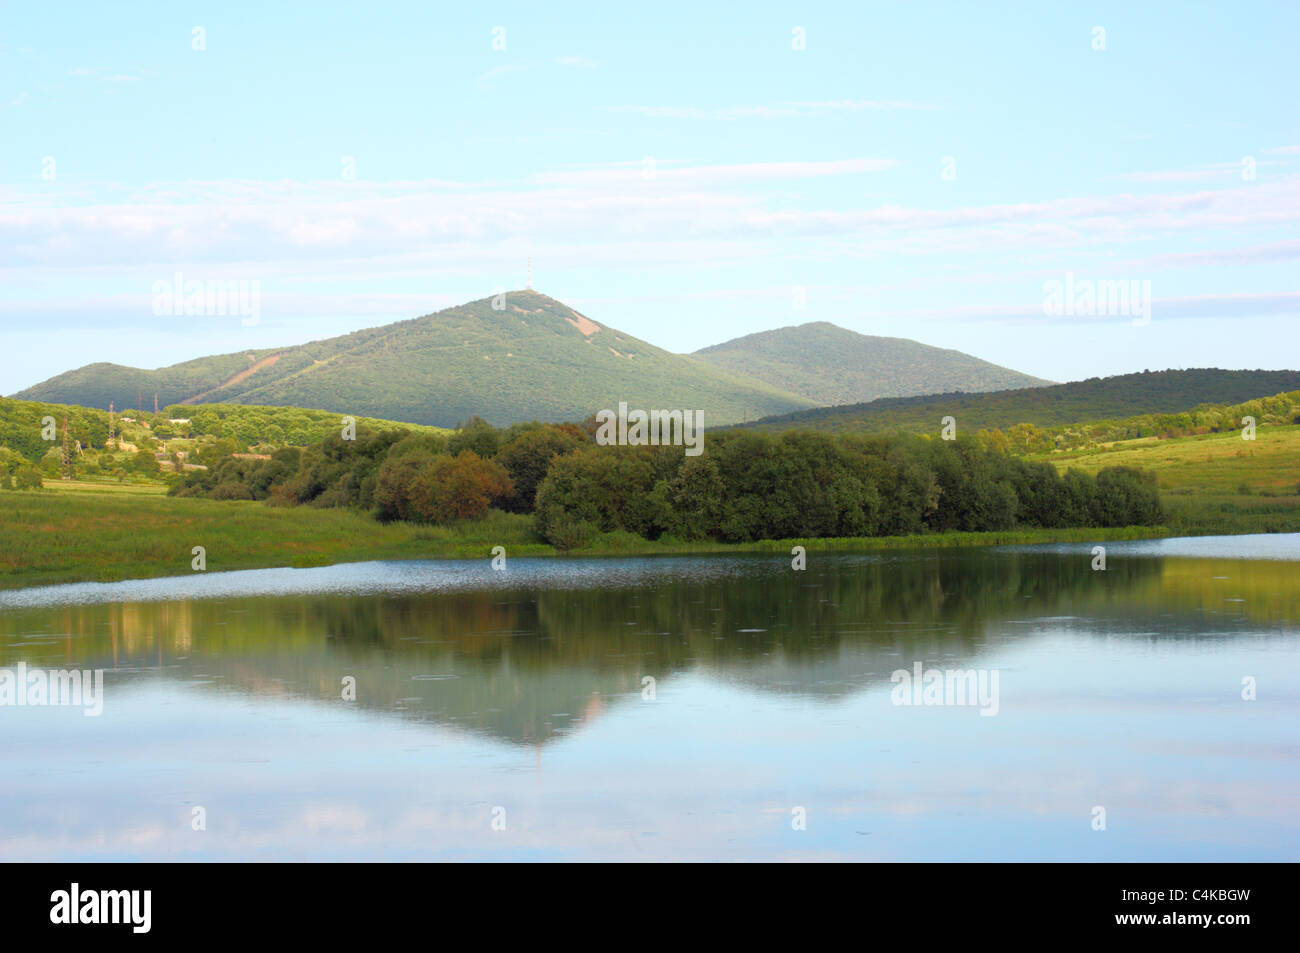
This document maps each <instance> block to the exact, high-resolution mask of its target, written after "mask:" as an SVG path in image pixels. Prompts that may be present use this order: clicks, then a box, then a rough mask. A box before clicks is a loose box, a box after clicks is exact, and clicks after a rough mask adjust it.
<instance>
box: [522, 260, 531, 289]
mask: <svg viewBox="0 0 1300 953" xmlns="http://www.w3.org/2000/svg"><path fill="white" fill-rule="evenodd" d="M524 287H525V288H527V289H528V290H529V291H532V290H533V256H532V255H529V256H528V277H527V278H525V279H524Z"/></svg>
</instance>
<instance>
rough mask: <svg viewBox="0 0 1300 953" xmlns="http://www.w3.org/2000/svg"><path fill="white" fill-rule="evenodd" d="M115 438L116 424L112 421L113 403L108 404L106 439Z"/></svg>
mask: <svg viewBox="0 0 1300 953" xmlns="http://www.w3.org/2000/svg"><path fill="white" fill-rule="evenodd" d="M116 436H117V424H116V421H114V419H113V402H112V401H111V400H110V401H109V402H108V439H109V440H112V439H113V438H114V437H116Z"/></svg>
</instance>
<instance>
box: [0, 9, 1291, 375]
mask: <svg viewBox="0 0 1300 953" xmlns="http://www.w3.org/2000/svg"><path fill="white" fill-rule="evenodd" d="M719 6H721V5H719ZM729 6H730V5H729ZM1134 6H1135V5H1133V4H1130V3H1087V4H1082V3H1080V4H1069V3H1065V4H1035V3H1023V4H999V3H992V4H980V5H974V4H959V3H942V4H940V3H933V4H931V3H907V4H902V3H899V4H882V3H862V2H855V3H844V4H805V3H799V4H750V5H746V6H745V7H744V8H743V11H744V12H743V13H742V12H739V11H740V10H741V9H742V8H736V9H735V10H727V11H725V12H715V13H709V12H702V11H701V10H700V9H699V4H693V3H683V4H673V3H666V4H654V5H613V6H607V5H596V4H591V5H580V4H565V3H551V4H546V5H537V4H490V5H485V6H482V7H481V8H477V9H475V8H474V7H473V5H454V6H453V5H443V4H436V3H427V2H425V3H418V4H417V3H412V4H397V3H394V4H386V3H375V4H370V5H366V6H364V7H357V6H354V5H347V6H345V5H333V4H320V3H316V4H310V5H308V4H301V5H299V4H273V5H272V4H264V3H249V4H246V3H222V4H185V3H159V4H149V3H136V4H131V5H128V6H127V7H126V8H122V7H110V6H105V5H100V4H94V5H92V4H72V5H69V6H67V7H64V8H61V11H60V14H59V16H57V17H54V16H51V15H50V14H49V11H48V9H46V8H42V7H40V6H39V5H32V4H19V3H5V4H4V6H3V29H0V142H3V143H4V148H3V149H0V328H3V332H4V343H5V346H4V347H3V348H0V393H13V392H14V391H17V390H19V389H21V388H22V387H25V386H28V385H31V384H34V383H36V382H38V381H40V380H42V379H44V378H46V377H48V376H50V375H52V374H55V373H58V372H60V371H63V370H67V369H69V368H71V367H75V366H79V365H81V364H84V363H88V362H91V361H97V360H106V361H113V362H116V363H122V364H132V365H137V366H147V367H154V366H159V365H163V364H169V363H173V362H176V361H180V360H185V359H188V358H191V357H198V356H201V355H204V354H209V353H215V352H227V351H235V350H240V349H244V348H253V347H272V346H278V345H287V344H294V343H299V342H302V341H306V340H311V339H315V338H320V337H326V336H329V335H333V334H337V333H341V332H344V331H348V330H353V329H356V328H359V327H367V326H372V325H376V324H382V323H386V322H388V321H392V320H398V319H403V318H409V317H414V316H416V315H419V314H425V313H428V312H431V311H435V310H437V309H439V308H442V307H447V306H449V305H453V304H458V303H461V302H463V301H466V300H471V299H475V298H482V297H486V296H488V295H490V294H492V293H493V292H494V291H495V290H496V289H497V288H502V287H504V288H518V287H522V286H523V284H524V280H525V268H526V264H525V263H526V261H527V260H528V259H529V258H531V260H532V268H533V279H534V280H533V284H534V286H535V287H536V288H537V289H538V290H540V291H543V292H545V293H547V294H550V295H552V296H554V297H556V298H559V299H560V300H562V301H564V302H566V303H568V304H571V305H573V306H574V307H577V308H578V309H579V310H582V311H584V313H586V314H588V315H589V316H590V317H592V318H593V319H595V320H596V321H598V322H601V323H605V324H609V325H612V326H614V327H618V328H620V329H622V330H624V331H627V332H629V333H631V334H634V335H636V336H638V337H641V338H644V339H646V340H648V341H650V342H652V343H654V344H657V345H659V346H661V347H665V348H668V349H670V350H676V351H691V350H695V349H697V348H699V347H703V346H706V345H708V344H713V343H717V342H719V341H723V340H726V339H728V338H731V337H735V336H738V335H741V334H747V333H752V332H754V331H760V330H764V329H767V328H774V327H782V326H785V325H790V324H800V323H803V322H806V321H817V320H828V321H833V322H835V323H836V324H839V325H842V326H843V327H847V328H851V329H854V330H857V331H861V332H863V333H868V334H884V335H893V336H898V337H909V338H914V339H917V340H920V341H924V342H926V343H928V344H934V345H938V346H942V347H952V348H957V349H959V350H964V351H968V352H970V353H973V354H976V355H978V356H980V357H983V358H986V359H988V360H992V361H995V362H997V363H1000V364H1005V365H1008V366H1011V367H1014V368H1017V369H1019V370H1023V371H1026V372H1028V373H1032V374H1037V375H1039V376H1043V377H1048V378H1052V379H1056V380H1070V379H1078V378H1083V377H1090V376H1098V375H1106V374H1113V373H1123V372H1128V371H1133V370H1142V369H1144V368H1153V369H1154V368H1164V367H1190V366H1228V367H1295V366H1297V365H1300V347H1297V346H1296V345H1297V344H1300V332H1298V331H1297V324H1296V320H1297V316H1298V315H1300V288H1297V284H1298V283H1297V281H1296V276H1297V274H1300V271H1298V269H1297V264H1298V263H1300V228H1298V226H1297V223H1298V222H1300V122H1298V121H1297V109H1296V106H1295V94H1296V90H1297V88H1300V83H1297V78H1298V77H1297V73H1298V72H1300V68H1298V67H1297V66H1296V61H1295V54H1294V44H1295V38H1296V36H1297V35H1300V5H1297V4H1295V3H1294V2H1287V3H1215V4H1195V5H1189V4H1184V3H1170V4H1160V3H1151V4H1142V5H1141V9H1133V7H1134ZM498 27H499V28H503V30H504V34H502V33H501V32H500V31H496V32H494V30H495V29H496V28H498ZM196 28H201V30H202V34H201V36H202V41H203V42H202V44H198V45H202V46H203V47H204V48H203V49H195V46H196V35H195V29H196ZM797 28H801V29H802V31H803V33H802V36H803V38H804V42H803V48H802V49H797V48H795V47H796V46H798V45H799V44H798V43H797V42H796V39H797V35H796V29H797ZM1097 28H1101V29H1103V30H1104V31H1105V32H1104V47H1105V48H1104V49H1097V48H1095V47H1097V46H1098V45H1099V40H1100V39H1102V38H1101V37H1100V36H1099V34H1097V32H1096V29H1097ZM502 37H504V49H494V38H495V39H496V40H497V41H498V42H497V45H498V46H500V45H502V44H501V43H500V39H501V38H502ZM949 159H950V160H951V161H947V160H949ZM945 162H947V164H946V165H945ZM349 163H350V164H351V168H352V169H354V171H355V174H354V176H351V177H350V176H348V175H345V170H346V168H347V167H348V166H349ZM945 171H946V172H947V173H948V174H947V175H945ZM177 272H179V273H181V274H183V275H184V277H185V279H186V280H246V281H257V282H259V283H260V289H261V306H260V312H261V313H260V316H259V321H258V322H257V323H256V324H255V325H251V326H249V325H246V324H245V323H244V322H241V321H240V320H239V319H238V318H236V317H230V316H219V315H209V316H190V317H183V316H182V317H170V316H158V315H155V313H154V308H153V294H152V289H153V286H154V284H155V282H158V281H169V282H170V281H171V280H172V279H173V276H174V275H175V274H176V273H177ZM1067 273H1071V274H1073V275H1074V276H1075V280H1077V281H1108V280H1132V281H1139V282H1148V281H1149V282H1150V289H1151V297H1152V304H1151V314H1150V318H1151V320H1150V322H1149V323H1145V322H1138V323H1135V322H1134V320H1133V319H1132V318H1131V317H1130V316H1128V315H1126V314H1106V315H1085V316H1080V315H1072V316H1063V315H1050V314H1045V313H1044V306H1043V302H1044V297H1045V290H1044V289H1045V287H1046V284H1045V283H1047V282H1050V281H1053V280H1061V279H1063V278H1064V276H1065V275H1066V274H1067Z"/></svg>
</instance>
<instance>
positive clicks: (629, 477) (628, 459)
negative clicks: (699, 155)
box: [172, 419, 1164, 549]
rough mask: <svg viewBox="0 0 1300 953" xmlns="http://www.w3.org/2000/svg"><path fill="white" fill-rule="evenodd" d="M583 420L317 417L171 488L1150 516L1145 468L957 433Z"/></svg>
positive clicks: (1158, 516)
mask: <svg viewBox="0 0 1300 953" xmlns="http://www.w3.org/2000/svg"><path fill="white" fill-rule="evenodd" d="M593 434H594V422H593V421H591V420H588V421H586V422H584V423H583V424H561V425H557V424H542V423H530V424H516V425H514V426H511V427H507V428H504V429H497V428H494V427H492V426H490V425H488V424H486V423H484V422H483V421H481V420H477V419H475V420H471V421H470V422H469V423H468V424H466V425H465V426H463V427H462V428H461V429H459V430H457V431H456V432H454V433H451V434H450V435H448V434H442V433H431V432H425V433H410V432H405V431H397V430H380V429H364V428H358V431H357V433H356V435H355V439H351V440H347V439H344V438H343V436H342V435H341V434H338V433H335V434H332V435H331V436H329V437H327V438H326V439H325V440H323V441H321V442H320V443H318V444H314V445H312V446H309V447H306V448H296V447H289V448H284V449H281V450H278V451H276V452H275V453H273V454H271V456H270V459H267V460H253V459H241V458H237V457H233V456H232V457H226V458H225V459H222V460H220V461H214V465H213V466H211V467H210V469H209V470H207V471H199V472H194V473H191V474H189V475H187V476H186V477H185V478H184V479H183V480H182V481H179V482H178V483H177V484H176V485H175V486H174V487H173V489H172V493H174V494H176V495H180V496H206V497H211V498H214V499H245V500H265V501H267V502H268V503H270V504H272V505H280V506H316V507H332V506H345V507H355V508H359V509H362V510H365V511H368V512H369V513H371V514H372V515H373V516H374V517H375V518H376V519H379V520H384V521H388V520H408V521H414V522H424V523H434V524H442V523H450V522H454V521H456V520H462V519H469V518H474V517H477V516H479V515H481V514H482V513H483V512H484V511H486V510H487V509H488V508H489V507H496V508H499V509H503V510H506V511H509V512H513V513H521V514H531V515H532V517H533V519H534V523H535V527H536V530H537V532H538V534H539V535H540V536H541V537H542V538H544V539H545V540H547V541H548V542H550V543H552V544H554V545H556V546H557V547H560V548H563V549H568V548H575V547H581V546H583V545H585V544H587V543H588V542H590V541H592V540H594V539H595V537H596V536H597V534H599V533H607V532H620V531H621V532H626V533H633V534H635V535H637V536H640V537H644V538H647V539H657V538H660V537H670V538H672V539H677V540H706V539H711V540H719V541H725V542H748V541H753V540H760V539H789V538H825V537H853V536H896V535H910V534H918V533H929V532H945V531H966V532H980V531H991V530H1008V529H1012V528H1016V527H1046V528H1054V527H1075V526H1077V527H1083V526H1131V525H1154V524H1158V523H1160V522H1162V521H1163V519H1164V513H1163V511H1162V509H1161V505H1160V498H1159V491H1158V488H1157V486H1156V480H1155V475H1154V474H1152V473H1148V472H1142V471H1138V470H1135V469H1132V468H1128V467H1112V468H1109V469H1105V470H1102V471H1101V472H1100V473H1098V474H1097V475H1096V476H1095V477H1093V476H1091V475H1089V474H1086V473H1083V472H1081V471H1077V470H1071V471H1069V472H1067V473H1066V474H1064V475H1061V474H1060V473H1058V471H1057V469H1056V468H1055V467H1054V466H1052V465H1051V464H1050V463H1044V462H1031V461H1026V460H1023V459H1021V458H1019V457H1016V456H1013V455H1011V454H1009V453H1007V452H1005V451H1003V450H1000V449H999V448H997V447H996V446H993V445H991V444H990V443H989V442H988V441H986V440H980V439H977V438H974V437H961V438H958V439H957V440H954V441H945V440H938V439H932V438H927V437H921V436H915V435H892V436H833V435H829V434H824V433H819V432H813V431H787V432H785V433H782V434H779V435H771V434H767V433H763V432H755V431H729V432H722V433H717V434H709V436H708V438H707V440H706V441H705V449H704V453H703V454H702V455H700V456H696V457H687V456H685V455H684V454H683V452H682V449H681V448H680V447H621V446H599V445H597V444H596V443H595V442H594V439H593Z"/></svg>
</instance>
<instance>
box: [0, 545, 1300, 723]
mask: <svg viewBox="0 0 1300 953" xmlns="http://www.w3.org/2000/svg"><path fill="white" fill-rule="evenodd" d="M1090 563H1091V559H1090V558H1088V557H1082V558H1081V557H1078V556H1063V555H1060V554H1033V553H1005V554H996V555H995V554H991V553H988V552H987V551H984V552H972V551H968V552H950V553H942V554H932V555H924V556H910V557H907V558H869V557H844V558H840V559H834V560H832V559H828V558H823V559H820V560H819V559H814V560H813V563H812V565H810V566H809V569H808V571H806V572H800V573H796V572H792V571H791V570H790V569H789V565H788V563H787V562H785V561H784V560H764V561H762V562H756V563H754V565H753V566H751V567H750V568H749V569H748V570H747V571H745V572H739V573H733V574H729V575H727V576H726V577H723V578H719V577H718V576H717V575H715V574H701V578H694V577H692V576H691V575H690V574H685V575H682V574H678V575H675V576H672V577H671V578H660V579H652V580H649V581H644V582H642V583H641V584H623V585H616V586H614V587H610V588H594V587H592V588H566V589H547V588H537V587H533V586H530V587H526V588H514V589H512V588H503V589H496V590H480V591H468V592H438V593H422V594H410V593H407V594H388V595H371V596H341V595H334V596H329V595H315V594H313V595H299V596H281V597H256V598H244V599H219V600H218V599H211V600H190V601H180V602H153V603H124V604H98V605H81V606H74V607H68V608H63V609H49V608H44V609H20V610H8V611H5V612H4V613H3V614H0V665H10V664H13V663H15V662H17V661H20V660H25V661H27V662H29V663H30V664H40V665H45V666H47V667H80V668H97V667H103V668H106V669H116V670H117V671H116V672H115V673H113V674H110V676H109V686H110V690H111V688H112V686H113V685H114V683H116V684H117V685H119V686H121V685H123V684H126V683H129V682H131V681H133V680H137V679H140V678H143V677H146V676H148V675H149V673H151V672H155V673H161V674H162V675H163V676H164V677H166V678H170V679H179V680H183V681H186V682H200V683H205V684H207V685H210V686H211V687H212V688H211V690H218V691H221V690H224V691H237V692H240V693H244V694H253V695H266V694H276V695H285V696H288V697H299V698H307V699H316V700H322V701H326V700H337V699H339V697H340V683H341V679H342V678H343V677H344V676H346V675H351V676H353V677H355V678H356V679H357V704H358V705H359V706H361V707H363V708H366V709H373V710H380V711H385V712H399V713H401V714H402V716H403V717H408V718H414V719H421V720H429V721H431V722H435V723H438V724H445V725H452V726H457V727H461V728H465V729H468V730H472V731H476V732H480V733H484V734H487V735H490V736H493V737H497V738H501V739H505V740H508V741H512V742H516V743H521V744H535V743H542V742H545V741H546V740H547V739H549V738H552V737H555V736H557V735H559V734H562V733H564V732H566V731H571V730H573V729H574V728H575V727H576V726H578V725H581V724H582V723H584V722H586V721H590V720H592V719H594V718H597V717H599V715H600V714H602V713H603V712H604V711H606V710H607V709H608V708H609V707H610V706H615V705H620V704H635V703H639V697H640V690H641V680H642V678H643V677H644V676H647V675H649V676H653V677H654V678H656V679H658V680H661V681H662V680H665V679H670V678H671V677H672V676H673V675H674V674H676V673H680V672H685V671H692V670H694V671H703V672H706V673H709V674H710V675H713V676H714V677H717V678H719V679H723V680H726V681H728V682H730V683H733V684H737V685H740V686H743V687H745V688H746V689H747V690H751V689H752V690H761V691H775V692H783V693H795V694H800V695H805V696H810V697H823V698H834V697H841V696H843V695H846V694H851V693H854V692H859V691H862V690H864V689H866V688H868V687H871V686H873V685H882V684H888V679H889V674H890V673H891V672H892V671H893V670H894V669H896V668H899V667H900V666H906V665H909V664H910V663H911V661H912V660H915V659H922V660H931V661H935V662H938V661H942V662H943V664H946V665H951V666H954V667H961V666H968V667H969V666H970V665H971V664H972V663H971V660H973V659H975V658H977V657H978V656H979V654H980V653H981V651H982V650H983V649H984V647H985V646H986V644H987V643H988V641H989V638H990V633H993V632H995V631H996V633H997V636H998V639H999V640H1000V642H1001V644H1005V643H1006V641H1007V640H1008V638H1012V639H1014V638H1030V637H1032V636H1033V634H1034V633H1035V631H1038V630H1039V628H1040V623H1039V622H1038V621H1037V620H1044V619H1046V618H1048V617H1076V618H1086V620H1087V627H1088V629H1089V630H1091V631H1104V632H1106V633H1108V634H1109V635H1119V636H1121V637H1131V638H1160V639H1182V638H1198V637H1200V638H1207V637H1216V636H1217V635H1221V634H1226V633H1230V632H1241V631H1255V632H1264V631H1270V630H1276V627H1277V626H1278V625H1288V626H1294V625H1295V624H1296V622H1297V591H1298V590H1300V587H1298V586H1297V578H1296V573H1297V567H1296V565H1295V564H1286V563H1275V564H1271V565H1270V564H1260V563H1243V562H1241V561H1235V562H1233V561H1224V562H1223V563H1222V564H1220V563H1219V562H1218V561H1214V560H1161V559H1131V560H1119V561H1115V562H1112V564H1111V566H1110V568H1109V570H1108V571H1107V572H1105V573H1100V572H1093V571H1092V569H1091V565H1090ZM1270 574H1273V575H1270ZM1238 599H1241V600H1244V601H1241V602H1238V601H1234V600H1238ZM1009 633H1016V634H1009Z"/></svg>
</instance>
